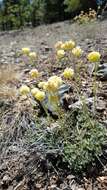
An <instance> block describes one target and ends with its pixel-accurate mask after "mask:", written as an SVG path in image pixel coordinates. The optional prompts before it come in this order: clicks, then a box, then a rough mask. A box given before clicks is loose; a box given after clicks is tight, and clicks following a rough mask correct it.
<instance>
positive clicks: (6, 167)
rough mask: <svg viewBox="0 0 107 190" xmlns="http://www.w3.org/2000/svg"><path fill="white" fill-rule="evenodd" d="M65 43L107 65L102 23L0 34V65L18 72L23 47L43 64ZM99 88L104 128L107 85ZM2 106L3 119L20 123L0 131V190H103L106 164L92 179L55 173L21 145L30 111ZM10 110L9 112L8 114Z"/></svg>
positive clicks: (106, 179)
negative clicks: (96, 55) (98, 55)
mask: <svg viewBox="0 0 107 190" xmlns="http://www.w3.org/2000/svg"><path fill="white" fill-rule="evenodd" d="M69 39H73V40H75V41H76V42H77V44H78V45H80V46H81V47H82V48H83V49H84V51H86V52H87V51H90V50H96V51H97V50H98V51H100V52H101V54H102V56H103V58H104V59H103V60H104V62H105V63H107V62H106V61H107V20H105V21H102V22H100V21H98V22H95V23H91V24H90V25H87V24H86V25H81V26H79V25H77V24H72V23H71V22H70V21H66V22H61V23H55V24H52V25H47V26H46V25H44V26H39V27H37V28H34V29H31V28H30V29H28V28H27V29H24V30H19V31H9V32H1V33H0V65H1V66H3V65H8V64H11V65H13V66H14V65H17V66H18V67H19V68H20V58H17V56H16V55H17V52H19V51H20V50H21V48H23V47H29V48H31V49H32V50H33V51H36V52H37V53H38V54H40V56H41V60H43V61H45V60H46V59H47V56H48V55H50V54H51V52H52V50H53V49H54V44H55V43H56V42H57V41H59V40H62V41H63V40H64V41H65V40H69ZM38 67H39V69H40V70H41V71H44V70H45V67H44V66H43V64H42V63H41V65H38ZM26 69H27V68H26ZM102 88H103V89H104V93H105V94H106V95H105V117H104V120H105V125H106V126H107V81H106V82H104V85H103V87H102ZM6 106H7V107H6V108H2V104H1V99H0V109H1V110H2V109H3V110H4V109H5V112H6V111H7V115H9V114H10V115H9V117H7V116H6V117H7V118H10V116H11V118H12V117H14V115H15V114H16V113H17V114H18V116H17V117H18V120H20V118H21V119H22V118H23V119H22V120H21V121H22V124H21V125H20V126H19V129H18V128H15V125H16V121H15V122H14V123H12V127H11V132H9V129H8V130H7V131H4V132H3V130H2V129H0V152H1V153H0V190H4V189H6V190H107V168H106V165H107V162H106V164H105V167H104V168H103V169H102V170H101V171H97V172H96V170H93V171H92V172H91V174H92V176H89V177H87V176H86V175H84V176H82V177H81V176H80V177H77V176H75V175H73V174H72V172H71V171H66V169H65V170H61V169H60V170H58V171H57V170H56V169H55V168H54V167H53V166H51V165H50V164H49V163H48V160H47V159H46V158H45V157H44V156H43V155H42V154H41V153H39V152H38V151H37V150H36V146H35V144H32V145H29V143H28V144H27V142H24V143H23V133H24V130H26V128H27V127H29V128H30V126H33V121H32V122H31V121H30V119H29V117H30V118H32V114H33V113H32V110H31V113H30V114H29V113H28V112H27V109H26V111H25V113H24V115H23V116H22V115H21V116H20V113H19V112H18V109H17V110H14V109H13V107H14V105H10V103H7V104H6ZM11 109H13V111H12V112H9V110H11ZM1 112H2V111H1ZM15 116H16V115H15ZM0 117H1V114H0ZM17 117H16V120H17ZM3 119H4V120H5V118H3ZM0 120H1V118H0ZM7 122H8V121H7ZM9 122H10V123H11V121H9ZM18 122H19V121H18ZM22 126H23V127H22ZM32 130H33V129H32ZM16 133H17V134H18V136H17V138H16V136H15V134H16ZM95 172H96V173H95Z"/></svg>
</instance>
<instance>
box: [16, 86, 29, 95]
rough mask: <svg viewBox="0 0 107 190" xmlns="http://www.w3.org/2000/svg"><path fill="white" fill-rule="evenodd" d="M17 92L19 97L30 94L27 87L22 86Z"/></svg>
mask: <svg viewBox="0 0 107 190" xmlns="http://www.w3.org/2000/svg"><path fill="white" fill-rule="evenodd" d="M19 92H20V94H21V95H27V94H28V93H29V92H30V88H29V87H28V86H27V85H22V86H21V87H20V89H19Z"/></svg>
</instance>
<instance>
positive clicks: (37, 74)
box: [29, 69, 40, 78]
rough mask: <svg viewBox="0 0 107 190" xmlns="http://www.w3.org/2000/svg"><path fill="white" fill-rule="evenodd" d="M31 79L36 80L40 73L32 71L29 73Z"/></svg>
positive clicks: (35, 70)
mask: <svg viewBox="0 0 107 190" xmlns="http://www.w3.org/2000/svg"><path fill="white" fill-rule="evenodd" d="M29 74H30V76H31V78H37V77H39V76H40V73H39V72H38V70H37V69H32V70H31V71H30V72H29Z"/></svg>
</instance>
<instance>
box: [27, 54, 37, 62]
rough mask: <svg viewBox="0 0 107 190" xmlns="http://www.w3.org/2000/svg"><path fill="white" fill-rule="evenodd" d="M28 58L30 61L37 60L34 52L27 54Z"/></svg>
mask: <svg viewBox="0 0 107 190" xmlns="http://www.w3.org/2000/svg"><path fill="white" fill-rule="evenodd" d="M29 57H30V58H31V59H32V60H36V59H37V54H36V53H35V52H31V53H29Z"/></svg>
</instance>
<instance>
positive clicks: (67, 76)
mask: <svg viewBox="0 0 107 190" xmlns="http://www.w3.org/2000/svg"><path fill="white" fill-rule="evenodd" d="M63 76H64V78H65V79H71V78H73V76H74V70H73V69H71V68H66V69H65V70H64V72H63Z"/></svg>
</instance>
